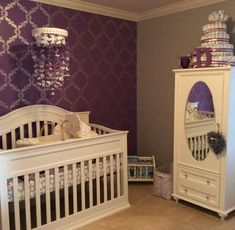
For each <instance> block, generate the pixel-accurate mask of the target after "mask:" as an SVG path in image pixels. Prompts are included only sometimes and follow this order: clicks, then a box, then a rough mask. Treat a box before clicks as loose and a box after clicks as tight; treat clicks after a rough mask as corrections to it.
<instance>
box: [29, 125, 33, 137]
mask: <svg viewBox="0 0 235 230" xmlns="http://www.w3.org/2000/svg"><path fill="white" fill-rule="evenodd" d="M28 131H29V138H32V136H33V128H32V122H30V123H28Z"/></svg>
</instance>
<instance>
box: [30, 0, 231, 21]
mask: <svg viewBox="0 0 235 230" xmlns="http://www.w3.org/2000/svg"><path fill="white" fill-rule="evenodd" d="M31 1H33V2H39V3H45V4H49V5H54V6H60V7H65V8H69V9H74V10H79V11H85V12H89V13H94V14H100V15H104V16H110V17H114V18H120V19H125V20H129V21H135V22H138V21H144V20H148V19H151V18H156V17H160V16H164V15H168V14H173V13H177V12H181V11H185V10H190V9H194V8H198V7H202V6H207V5H212V4H216V3H220V2H225V1H227V0H183V1H180V2H177V3H173V4H170V5H167V6H163V7H159V8H155V9H153V10H147V11H144V12H142V13H133V12H129V11H125V10H119V9H114V8H111V7H105V6H101V5H97V4H93V3H87V2H83V1H80V0H31Z"/></svg>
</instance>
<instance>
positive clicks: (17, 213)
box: [13, 177, 20, 230]
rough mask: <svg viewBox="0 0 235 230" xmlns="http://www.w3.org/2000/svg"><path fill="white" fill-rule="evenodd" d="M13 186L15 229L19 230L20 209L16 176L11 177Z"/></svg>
mask: <svg viewBox="0 0 235 230" xmlns="http://www.w3.org/2000/svg"><path fill="white" fill-rule="evenodd" d="M13 186H14V215H15V229H16V230H20V209H19V192H18V177H14V178H13Z"/></svg>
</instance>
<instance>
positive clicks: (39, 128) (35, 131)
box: [0, 121, 56, 150]
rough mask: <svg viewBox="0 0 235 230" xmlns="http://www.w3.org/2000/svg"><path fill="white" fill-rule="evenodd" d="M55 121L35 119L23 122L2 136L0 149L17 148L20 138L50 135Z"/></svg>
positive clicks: (0, 137)
mask: <svg viewBox="0 0 235 230" xmlns="http://www.w3.org/2000/svg"><path fill="white" fill-rule="evenodd" d="M53 123H54V124H56V123H55V122H51V121H33V122H28V123H25V124H22V125H20V126H19V127H16V128H14V129H12V130H10V131H9V132H7V133H5V134H2V135H1V136H0V149H2V150H7V149H14V148H16V141H17V140H18V139H23V138H32V137H40V136H47V135H50V134H51V133H52V128H53V127H52V126H53V125H52V124H53Z"/></svg>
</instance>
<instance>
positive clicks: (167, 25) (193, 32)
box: [137, 0, 235, 165]
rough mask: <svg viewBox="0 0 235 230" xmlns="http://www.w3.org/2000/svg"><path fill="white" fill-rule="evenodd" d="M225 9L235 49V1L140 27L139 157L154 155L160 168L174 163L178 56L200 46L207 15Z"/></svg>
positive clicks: (173, 15)
mask: <svg viewBox="0 0 235 230" xmlns="http://www.w3.org/2000/svg"><path fill="white" fill-rule="evenodd" d="M219 9H224V10H225V13H226V14H228V15H230V16H231V18H232V19H230V20H229V22H228V32H229V33H230V35H231V41H230V43H233V44H234V45H235V1H234V0H228V1H226V2H223V3H220V4H214V5H210V6H207V7H201V8H197V9H193V10H188V11H184V12H180V13H176V14H172V15H167V16H162V17H159V18H155V19H151V20H146V21H143V22H140V23H138V35H137V36H138V37H137V41H138V52H137V54H138V57H137V63H138V69H137V73H138V77H137V79H138V81H137V95H138V96H137V108H138V119H137V120H138V129H137V130H138V132H137V140H138V146H137V148H138V155H152V154H154V155H155V157H156V160H157V164H158V165H162V164H165V163H168V162H170V161H172V160H173V118H174V75H173V73H172V69H175V68H179V66H178V58H179V56H181V55H183V54H187V53H191V52H192V51H193V49H194V48H195V47H196V46H198V45H200V37H201V35H202V26H203V25H205V24H207V23H208V20H207V17H208V14H209V13H211V12H212V11H214V10H219Z"/></svg>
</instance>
